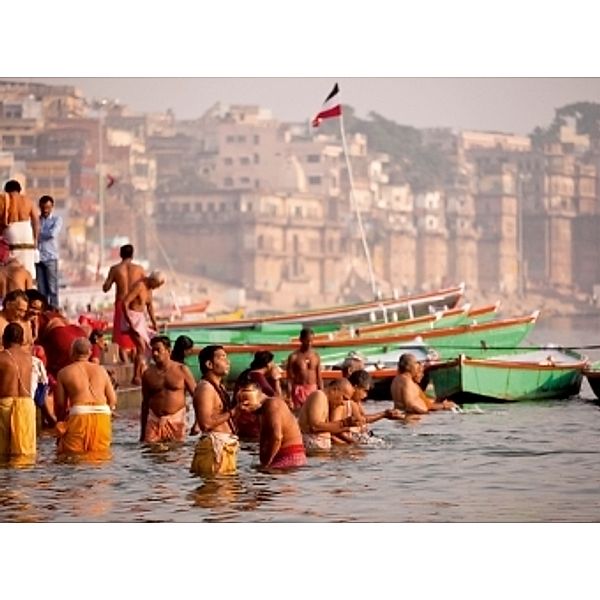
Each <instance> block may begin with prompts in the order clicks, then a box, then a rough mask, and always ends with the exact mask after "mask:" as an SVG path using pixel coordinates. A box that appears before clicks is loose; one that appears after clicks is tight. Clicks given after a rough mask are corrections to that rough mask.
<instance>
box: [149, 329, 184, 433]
mask: <svg viewBox="0 0 600 600" xmlns="http://www.w3.org/2000/svg"><path fill="white" fill-rule="evenodd" d="M150 348H151V350H152V360H153V361H154V364H153V365H150V366H149V367H148V368H147V369H146V370H145V371H144V374H143V375H142V413H141V433H140V441H142V442H170V441H175V442H183V441H184V440H185V435H186V404H185V393H186V392H189V394H190V395H193V394H194V390H195V387H196V382H195V380H194V376H193V375H192V372H191V371H190V370H189V368H188V367H187V366H186V365H183V364H181V363H178V362H176V361H174V360H171V340H169V338H168V337H167V336H165V335H161V336H156V337H154V338H152V340H150Z"/></svg>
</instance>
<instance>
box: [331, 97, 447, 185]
mask: <svg viewBox="0 0 600 600" xmlns="http://www.w3.org/2000/svg"><path fill="white" fill-rule="evenodd" d="M344 126H345V128H346V131H347V133H348V134H349V135H351V134H354V133H362V134H364V135H366V136H367V144H368V147H369V151H370V152H384V153H386V154H389V155H390V158H391V163H392V165H390V166H391V167H392V170H391V173H390V179H391V182H392V183H404V182H408V183H410V185H411V187H412V188H413V190H416V191H421V190H424V189H431V188H435V187H437V186H439V185H441V184H442V183H443V182H444V181H447V180H448V178H449V176H450V163H449V157H448V156H447V155H446V154H445V153H444V152H443V151H442V150H441V149H440V148H438V147H437V146H433V145H425V144H424V143H423V136H422V134H421V132H420V131H419V130H418V129H416V128H415V127H411V126H409V125H400V124H398V123H396V122H394V121H391V120H389V119H386V118H385V117H383V116H382V115H380V114H378V113H376V112H373V111H371V112H370V113H369V114H368V119H360V118H359V117H357V116H356V113H355V111H354V109H353V108H352V107H351V106H347V105H344ZM321 129H322V131H323V133H329V134H335V133H336V132H337V124H334V122H333V121H329V122H328V121H325V122H324V123H323V125H322V126H321ZM394 165H395V166H394Z"/></svg>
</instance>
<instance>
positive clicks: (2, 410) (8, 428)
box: [0, 323, 36, 462]
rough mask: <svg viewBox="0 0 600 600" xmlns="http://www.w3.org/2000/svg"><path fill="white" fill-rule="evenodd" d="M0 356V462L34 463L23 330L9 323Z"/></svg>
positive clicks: (28, 360)
mask: <svg viewBox="0 0 600 600" xmlns="http://www.w3.org/2000/svg"><path fill="white" fill-rule="evenodd" d="M2 345H3V346H4V350H2V351H1V352H0V460H2V461H6V460H14V459H16V460H18V461H19V462H21V461H25V462H32V461H33V460H35V453H36V442H35V404H34V402H33V398H32V395H31V371H32V358H31V351H30V350H26V349H24V348H23V328H22V327H21V325H19V324H18V323H9V324H8V325H7V326H6V327H5V328H4V331H3V333H2Z"/></svg>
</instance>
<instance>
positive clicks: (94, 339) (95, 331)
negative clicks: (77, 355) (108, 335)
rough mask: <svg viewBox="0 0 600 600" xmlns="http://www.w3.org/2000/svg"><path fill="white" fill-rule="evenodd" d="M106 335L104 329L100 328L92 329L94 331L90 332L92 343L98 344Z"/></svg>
mask: <svg viewBox="0 0 600 600" xmlns="http://www.w3.org/2000/svg"><path fill="white" fill-rule="evenodd" d="M103 337H104V331H102V330H100V329H92V333H90V343H91V344H96V343H97V342H98V340H99V339H100V338H103Z"/></svg>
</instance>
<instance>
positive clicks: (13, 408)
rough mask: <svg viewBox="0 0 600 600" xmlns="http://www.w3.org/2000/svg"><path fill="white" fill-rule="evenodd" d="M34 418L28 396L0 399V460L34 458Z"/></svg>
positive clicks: (33, 411)
mask: <svg viewBox="0 0 600 600" xmlns="http://www.w3.org/2000/svg"><path fill="white" fill-rule="evenodd" d="M35 418H36V414H35V404H34V403H33V399H32V398H31V397H30V396H19V397H9V398H0V458H2V459H4V460H6V459H7V458H10V457H15V456H29V457H33V458H35V453H36V440H35Z"/></svg>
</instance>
